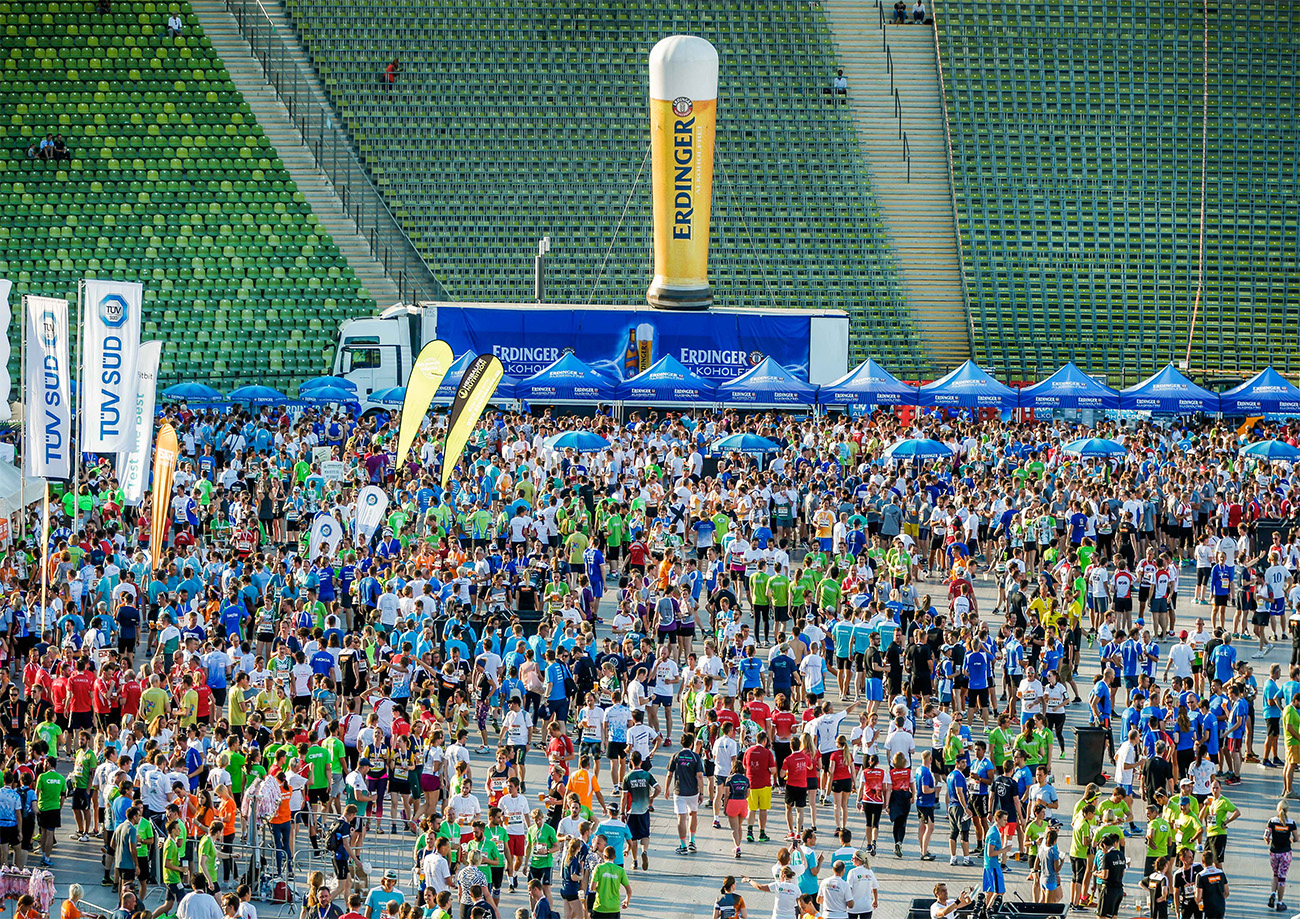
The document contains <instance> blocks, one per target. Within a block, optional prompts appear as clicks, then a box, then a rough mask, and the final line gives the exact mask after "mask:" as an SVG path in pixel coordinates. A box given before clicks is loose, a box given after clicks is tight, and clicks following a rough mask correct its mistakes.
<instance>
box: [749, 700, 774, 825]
mask: <svg viewBox="0 0 1300 919" xmlns="http://www.w3.org/2000/svg"><path fill="white" fill-rule="evenodd" d="M745 711H746V712H748V713H749V720H750V721H752V722H754V723H755V724H756V725H758V729H759V730H760V731H766V730H767V729H768V722H769V721H771V720H772V706H770V705H768V704H767V703H766V702H764V701H763V690H762V688H761V687H760V688H758V689H751V690H750V691H749V701H748V702H747V703H745ZM750 810H753V808H750Z"/></svg>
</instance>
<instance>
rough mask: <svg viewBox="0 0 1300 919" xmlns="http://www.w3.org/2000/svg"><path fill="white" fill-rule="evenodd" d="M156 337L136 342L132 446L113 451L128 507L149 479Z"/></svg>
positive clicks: (157, 351)
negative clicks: (138, 357)
mask: <svg viewBox="0 0 1300 919" xmlns="http://www.w3.org/2000/svg"><path fill="white" fill-rule="evenodd" d="M162 345H163V343H162V342H160V341H146V342H144V343H143V344H141V345H140V359H139V360H137V361H136V364H135V377H136V391H135V419H134V421H133V422H132V424H133V429H132V432H131V440H132V442H133V443H132V447H131V449H130V450H124V451H122V452H120V453H118V454H117V481H118V484H119V485H121V487H122V493H123V494H124V496H125V498H124V500H125V501H126V504H127V506H128V507H139V506H140V503H141V502H142V501H144V484H145V482H147V481H148V480H149V466H150V462H149V461H150V460H151V459H152V458H153V453H152V452H151V451H150V447H152V446H153V444H152V443H151V441H152V440H153V411H154V407H155V405H156V402H157V398H158V363H159V361H160V360H161V359H162Z"/></svg>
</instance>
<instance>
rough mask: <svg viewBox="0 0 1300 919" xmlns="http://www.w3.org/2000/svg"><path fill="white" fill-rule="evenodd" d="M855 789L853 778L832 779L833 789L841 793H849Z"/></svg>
mask: <svg viewBox="0 0 1300 919" xmlns="http://www.w3.org/2000/svg"><path fill="white" fill-rule="evenodd" d="M852 790H853V779H851V778H850V779H833V780H832V781H831V791H833V792H835V793H836V794H839V793H841V792H843V793H846V794H847V793H848V792H850V791H852Z"/></svg>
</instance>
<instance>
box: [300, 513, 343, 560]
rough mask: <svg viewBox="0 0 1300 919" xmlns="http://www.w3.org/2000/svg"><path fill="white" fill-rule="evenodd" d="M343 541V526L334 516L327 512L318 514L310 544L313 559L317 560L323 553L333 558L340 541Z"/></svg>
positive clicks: (313, 525) (312, 525) (312, 527)
mask: <svg viewBox="0 0 1300 919" xmlns="http://www.w3.org/2000/svg"><path fill="white" fill-rule="evenodd" d="M342 541H343V526H342V524H340V523H339V522H338V521H337V520H335V519H334V517H333V516H332V515H330V514H327V513H325V512H323V511H322V512H321V513H319V514H317V515H316V519H315V520H313V521H312V524H311V540H310V541H309V542H308V546H309V548H310V551H311V561H315V560H316V559H318V558H320V557H321V556H322V555H323V556H325V557H326V558H333V557H334V553H335V552H337V551H338V548H339V543H341V542H342Z"/></svg>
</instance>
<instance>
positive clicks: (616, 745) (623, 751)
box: [520, 740, 627, 759]
mask: <svg viewBox="0 0 1300 919" xmlns="http://www.w3.org/2000/svg"><path fill="white" fill-rule="evenodd" d="M520 749H521V750H522V749H524V748H523V747H520ZM606 752H607V753H608V754H609V758H610V759H623V758H624V757H626V756H627V741H624V740H611V741H610V742H609V745H608V747H607V748H606Z"/></svg>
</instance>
